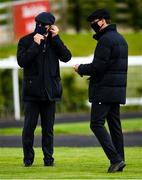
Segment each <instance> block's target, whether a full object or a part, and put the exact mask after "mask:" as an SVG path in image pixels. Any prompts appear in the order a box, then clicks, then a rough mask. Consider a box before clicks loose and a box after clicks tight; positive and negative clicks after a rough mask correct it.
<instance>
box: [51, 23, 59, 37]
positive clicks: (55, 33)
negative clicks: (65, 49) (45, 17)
mask: <svg viewBox="0 0 142 180" xmlns="http://www.w3.org/2000/svg"><path fill="white" fill-rule="evenodd" d="M49 31H50V32H51V33H52V37H54V36H57V34H58V33H59V28H58V27H57V26H55V25H51V27H50V29H49Z"/></svg>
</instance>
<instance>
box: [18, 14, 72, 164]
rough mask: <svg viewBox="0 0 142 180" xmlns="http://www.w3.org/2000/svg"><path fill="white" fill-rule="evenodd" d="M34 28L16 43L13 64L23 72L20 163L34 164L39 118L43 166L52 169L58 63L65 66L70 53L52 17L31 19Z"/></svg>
mask: <svg viewBox="0 0 142 180" xmlns="http://www.w3.org/2000/svg"><path fill="white" fill-rule="evenodd" d="M35 21H36V28H35V31H34V32H33V33H31V34H28V35H26V36H24V37H22V38H21V39H20V40H19V43H18V50H17V61H18V64H19V66H21V67H22V68H23V76H24V78H23V101H24V108H25V120H24V128H23V133H22V143H23V153H24V158H23V162H24V165H25V166H26V167H28V166H31V165H32V164H33V161H34V149H33V142H34V131H35V128H36V125H37V122H38V117H39V115H40V119H41V127H42V151H43V155H44V159H43V160H44V165H45V166H53V164H54V158H53V125H54V119H55V103H56V101H59V100H60V99H61V94H62V87H61V78H60V70H59V60H61V61H63V62H67V61H69V60H70V59H71V53H70V51H69V50H68V49H67V47H66V46H65V45H64V43H63V42H62V40H61V39H60V37H59V35H58V33H59V29H58V27H57V26H56V25H54V22H55V17H54V16H53V15H52V14H51V13H48V12H42V13H40V14H39V15H37V16H36V17H35Z"/></svg>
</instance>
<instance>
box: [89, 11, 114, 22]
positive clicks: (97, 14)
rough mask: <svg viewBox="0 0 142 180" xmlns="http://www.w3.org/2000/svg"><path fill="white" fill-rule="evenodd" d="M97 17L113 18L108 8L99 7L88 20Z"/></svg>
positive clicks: (90, 20)
mask: <svg viewBox="0 0 142 180" xmlns="http://www.w3.org/2000/svg"><path fill="white" fill-rule="evenodd" d="M95 19H111V17H110V13H109V11H108V10H107V9H97V10H96V11H94V12H93V13H92V14H90V15H89V16H88V18H87V21H89V22H92V21H94V20H95Z"/></svg>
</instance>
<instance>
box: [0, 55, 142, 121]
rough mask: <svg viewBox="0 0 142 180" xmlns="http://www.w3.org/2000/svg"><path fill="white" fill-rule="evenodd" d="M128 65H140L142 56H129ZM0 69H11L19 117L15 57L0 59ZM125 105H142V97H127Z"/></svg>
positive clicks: (86, 59)
mask: <svg viewBox="0 0 142 180" xmlns="http://www.w3.org/2000/svg"><path fill="white" fill-rule="evenodd" d="M92 59H93V55H91V56H87V57H73V58H72V59H71V60H70V61H69V62H67V63H63V62H60V67H61V68H62V67H63V68H64V67H72V66H73V65H74V64H85V63H90V62H91V61H92ZM128 65H129V66H142V56H129V58H128ZM0 69H11V70H12V79H13V100H14V113H15V119H16V120H19V119H20V101H19V83H18V69H20V67H19V66H18V64H17V60H16V57H14V56H11V57H9V58H5V59H0ZM126 104H127V105H142V98H135V97H133V98H127V100H126Z"/></svg>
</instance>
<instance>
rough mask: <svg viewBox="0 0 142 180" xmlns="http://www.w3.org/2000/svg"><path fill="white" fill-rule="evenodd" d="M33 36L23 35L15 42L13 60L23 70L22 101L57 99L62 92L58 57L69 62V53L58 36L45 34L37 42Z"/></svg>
mask: <svg viewBox="0 0 142 180" xmlns="http://www.w3.org/2000/svg"><path fill="white" fill-rule="evenodd" d="M34 35H35V33H32V34H29V35H27V36H24V37H23V38H21V39H20V41H19V43H18V50H17V61H18V64H19V66H21V67H22V68H23V69H24V79H23V100H24V101H32V100H46V99H49V100H51V101H58V100H60V99H61V94H62V86H61V78H60V71H59V60H61V61H63V62H67V61H69V60H70V59H71V53H70V51H69V50H68V49H67V47H66V46H65V45H64V44H63V42H62V40H61V39H60V37H59V36H58V35H57V36H55V37H53V38H52V37H51V35H49V36H48V38H47V39H46V40H45V41H42V42H41V44H40V45H38V44H37V43H36V42H34V40H33V36H34Z"/></svg>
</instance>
